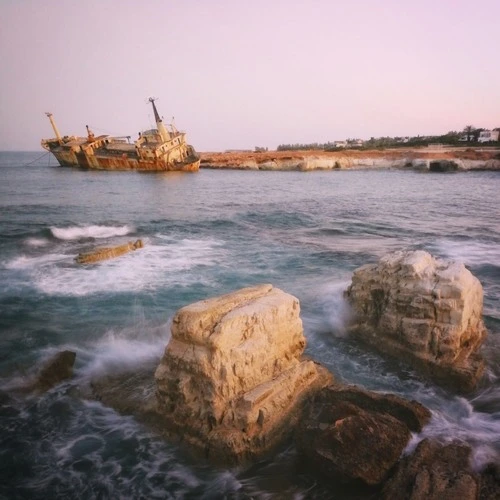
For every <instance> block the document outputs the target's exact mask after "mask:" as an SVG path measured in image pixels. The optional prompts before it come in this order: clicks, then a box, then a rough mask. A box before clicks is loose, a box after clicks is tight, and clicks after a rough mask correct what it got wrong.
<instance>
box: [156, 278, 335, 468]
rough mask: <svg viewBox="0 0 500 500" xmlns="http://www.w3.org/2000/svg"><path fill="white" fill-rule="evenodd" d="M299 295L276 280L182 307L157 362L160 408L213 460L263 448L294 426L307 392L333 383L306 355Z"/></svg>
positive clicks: (167, 422) (170, 422) (241, 456)
mask: <svg viewBox="0 0 500 500" xmlns="http://www.w3.org/2000/svg"><path fill="white" fill-rule="evenodd" d="M299 314H300V306H299V301H298V300H297V299H296V298H295V297H293V296H292V295H289V294H287V293H285V292H283V291H281V290H279V289H277V288H274V287H273V286H272V285H259V286H255V287H251V288H245V289H242V290H239V291H237V292H234V293H230V294H227V295H223V296H221V297H216V298H212V299H208V300H203V301H200V302H197V303H195V304H191V305H189V306H186V307H183V308H182V309H180V310H179V311H178V312H177V313H176V315H175V317H174V319H173V323H172V337H171V340H170V342H169V344H168V346H167V348H166V350H165V354H164V356H163V358H162V360H161V362H160V365H159V366H158V368H157V370H156V373H155V378H156V384H157V401H158V411H159V412H160V414H161V415H162V418H163V420H164V422H165V425H166V426H167V427H169V428H170V429H172V431H173V432H174V433H182V435H183V437H184V439H185V440H186V441H188V442H189V443H191V444H193V445H195V446H196V447H198V448H200V449H202V450H203V451H204V453H205V454H206V455H207V456H208V457H210V458H214V459H216V460H217V459H219V460H222V461H235V460H236V461H240V460H245V459H247V458H253V457H256V456H259V455H260V454H263V453H265V452H266V451H268V450H269V449H271V448H272V447H274V446H275V445H277V444H278V443H279V442H281V440H282V439H283V438H284V437H285V436H286V435H288V434H289V433H290V432H291V423H292V422H294V421H295V420H296V419H297V417H298V414H299V411H300V409H301V404H302V403H303V401H304V400H305V398H306V397H307V396H308V395H310V394H311V393H313V392H314V391H315V390H316V389H318V388H319V387H322V386H324V385H326V384H327V383H329V382H330V381H331V375H330V374H329V373H328V371H327V370H326V369H324V368H322V367H320V365H318V364H316V363H314V362H313V361H309V360H304V359H302V358H301V355H302V353H303V351H304V347H305V337H304V334H303V328H302V321H301V319H300V315H299Z"/></svg>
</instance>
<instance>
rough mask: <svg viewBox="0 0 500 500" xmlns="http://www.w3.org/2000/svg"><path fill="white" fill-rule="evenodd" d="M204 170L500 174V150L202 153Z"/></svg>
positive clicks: (430, 149) (440, 149) (448, 149)
mask: <svg viewBox="0 0 500 500" xmlns="http://www.w3.org/2000/svg"><path fill="white" fill-rule="evenodd" d="M200 156H201V163H200V168H206V169H228V170H266V171H274V170H276V171H293V170H295V171H311V170H347V169H360V168H397V169H403V170H418V171H424V172H425V171H431V172H432V171H434V172H453V171H469V170H493V171H500V149H498V148H477V149H471V148H443V147H434V148H433V147H426V148H404V149H385V150H341V151H318V150H314V151H264V152H251V151H230V152H224V153H209V152H206V153H201V154H200Z"/></svg>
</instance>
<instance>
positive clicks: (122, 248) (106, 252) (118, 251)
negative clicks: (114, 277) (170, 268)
mask: <svg viewBox="0 0 500 500" xmlns="http://www.w3.org/2000/svg"><path fill="white" fill-rule="evenodd" d="M143 246H144V244H143V243H142V240H137V241H135V242H133V241H131V242H129V243H126V244H125V245H119V246H116V247H107V248H98V249H97V250H94V251H93V252H88V253H80V254H78V256H77V257H76V258H75V261H76V262H77V263H78V264H94V263H95V262H99V261H101V260H106V259H113V258H115V257H119V256H120V255H124V254H126V253H128V252H133V251H134V250H137V249H139V248H142V247H143Z"/></svg>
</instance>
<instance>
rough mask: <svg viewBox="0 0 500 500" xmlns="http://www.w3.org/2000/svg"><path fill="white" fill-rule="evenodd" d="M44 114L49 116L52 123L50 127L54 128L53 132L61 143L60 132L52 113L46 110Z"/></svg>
mask: <svg viewBox="0 0 500 500" xmlns="http://www.w3.org/2000/svg"><path fill="white" fill-rule="evenodd" d="M45 114H46V115H47V116H48V117H49V120H50V124H51V125H52V128H53V130H54V134H56V138H57V141H58V142H59V144H62V143H63V140H62V137H61V134H60V133H59V130H58V128H57V125H56V122H55V121H54V118H53V116H52V113H49V112H48V111H47V112H46V113H45Z"/></svg>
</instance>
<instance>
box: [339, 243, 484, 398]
mask: <svg viewBox="0 0 500 500" xmlns="http://www.w3.org/2000/svg"><path fill="white" fill-rule="evenodd" d="M345 295H346V297H347V299H348V301H349V303H350V304H351V306H352V309H353V318H352V321H351V324H350V325H349V331H350V332H351V333H352V334H354V335H356V336H357V337H358V338H359V339H360V340H362V341H363V342H365V343H367V344H369V345H371V346H373V347H374V348H376V349H378V350H379V351H381V352H382V353H388V354H391V355H394V356H395V357H398V358H400V359H403V360H405V361H406V362H409V363H410V364H412V365H414V366H415V367H416V368H418V369H421V370H422V371H423V372H424V373H426V374H427V375H429V376H430V377H431V378H433V379H434V380H435V381H437V382H439V383H442V384H444V385H446V386H449V387H452V388H454V389H457V390H459V391H469V390H472V389H473V388H474V387H475V385H476V384H477V382H478V380H479V379H480V377H481V376H482V374H483V371H484V361H483V359H482V357H481V356H480V354H479V353H478V349H479V347H480V346H481V344H482V343H483V341H484V339H485V337H486V329H485V326H484V323H483V317H482V314H483V289H482V286H481V283H480V282H479V280H478V279H477V278H476V277H475V276H473V275H472V274H471V272H470V271H468V270H467V269H466V268H465V266H464V265H463V264H460V263H456V262H446V261H443V260H437V259H435V258H434V257H432V256H431V255H430V254H429V253H427V252H424V251H421V250H417V251H398V252H394V253H391V254H388V255H386V256H384V257H382V258H381V259H380V261H379V262H378V263H377V264H368V265H365V266H362V267H360V268H358V269H357V270H356V271H355V272H354V274H353V277H352V283H351V285H350V286H349V288H348V289H347V291H346V293H345Z"/></svg>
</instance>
